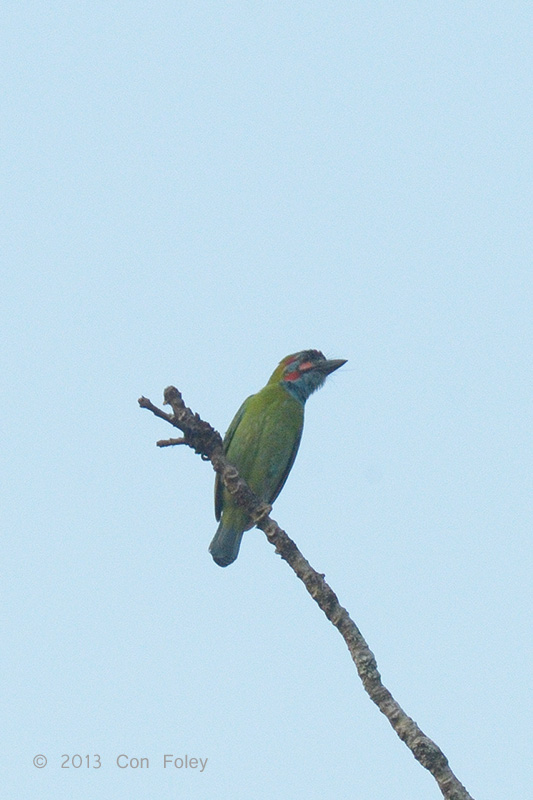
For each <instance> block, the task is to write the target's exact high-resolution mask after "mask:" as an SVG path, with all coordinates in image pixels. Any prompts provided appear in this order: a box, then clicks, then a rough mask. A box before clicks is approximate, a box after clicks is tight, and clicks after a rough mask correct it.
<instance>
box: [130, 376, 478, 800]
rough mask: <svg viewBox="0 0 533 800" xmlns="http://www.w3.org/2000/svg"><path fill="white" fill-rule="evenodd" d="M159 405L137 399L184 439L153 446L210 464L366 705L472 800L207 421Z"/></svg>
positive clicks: (461, 797) (451, 797)
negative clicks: (323, 627) (291, 581)
mask: <svg viewBox="0 0 533 800" xmlns="http://www.w3.org/2000/svg"><path fill="white" fill-rule="evenodd" d="M164 403H165V405H170V406H171V407H172V410H173V414H166V413H165V412H164V411H161V410H160V409H158V408H157V407H156V406H154V405H153V404H152V403H151V402H150V400H148V399H147V398H145V397H141V398H140V399H139V405H140V406H141V408H147V409H148V410H149V411H151V412H152V413H153V414H155V415H156V416H157V417H161V419H164V420H165V421H166V422H169V423H170V424H171V425H174V427H176V428H179V429H180V430H181V431H182V432H183V434H184V436H183V438H182V439H168V440H166V441H165V440H163V441H161V442H158V445H159V446H167V445H170V444H187V445H189V446H190V447H192V448H193V449H194V450H195V452H197V453H199V454H200V455H201V456H202V458H203V459H205V460H209V461H211V463H212V465H213V469H214V470H215V472H217V473H218V474H219V475H220V476H221V478H222V480H223V482H224V485H225V486H226V488H227V490H228V491H229V492H230V493H231V494H232V495H233V496H234V498H235V501H236V502H237V503H238V504H239V505H241V506H242V507H243V508H244V509H246V511H247V512H248V514H249V515H250V517H251V519H252V520H253V521H254V523H255V525H256V526H257V527H258V528H259V529H260V530H262V531H263V532H264V533H265V534H266V536H267V538H268V540H269V542H270V543H271V544H273V545H274V547H275V548H276V552H277V553H279V555H280V556H281V557H282V559H283V560H284V561H286V562H287V564H289V566H290V567H292V569H293V570H294V572H295V573H296V575H297V576H298V578H300V580H301V581H302V582H303V583H304V585H305V587H306V589H307V591H308V592H309V594H310V595H311V597H312V598H313V600H315V602H316V603H317V604H318V605H319V606H320V608H321V609H322V611H323V612H324V614H325V615H326V617H327V618H328V619H329V620H330V622H331V623H332V624H333V625H334V626H335V627H336V628H337V630H338V631H339V633H340V634H341V636H342V637H343V639H344V641H345V642H346V645H347V647H348V650H349V651H350V654H351V656H352V659H353V661H354V663H355V666H356V667H357V672H358V673H359V677H360V678H361V681H362V683H363V686H364V688H365V690H366V691H367V693H368V695H369V696H370V698H371V700H373V702H374V703H375V704H376V705H377V707H378V708H379V710H380V711H381V712H382V713H383V714H384V715H385V716H386V717H387V719H388V720H389V722H390V724H391V725H392V727H393V728H394V730H395V731H396V733H397V734H398V736H399V737H400V739H401V740H402V741H403V742H405V744H406V745H407V747H408V748H409V749H410V750H411V752H412V753H413V755H414V757H415V758H416V759H417V761H419V762H420V764H422V766H423V767H425V768H426V769H427V770H428V771H429V772H431V774H432V775H433V777H434V778H435V780H436V781H437V783H438V785H439V788H440V790H441V792H442V795H443V796H444V797H445V798H446V800H473V799H472V797H471V795H470V794H469V793H468V792H467V790H466V789H465V787H464V786H463V785H462V783H461V782H460V781H459V780H458V778H456V776H455V775H454V773H453V772H452V770H451V769H450V766H449V764H448V759H447V758H446V756H445V755H444V753H443V752H442V750H441V749H440V748H439V747H438V746H437V745H436V744H435V742H434V741H432V739H430V738H429V736H426V734H425V733H423V731H421V730H420V728H419V727H418V725H417V724H416V722H415V721H414V720H413V719H411V717H409V716H408V715H407V714H406V713H405V711H404V710H403V709H402V708H401V706H400V705H399V704H398V703H397V702H396V700H395V699H394V697H393V696H392V695H391V693H390V692H389V690H388V689H387V688H386V687H385V686H384V685H383V683H382V680H381V675H380V674H379V671H378V667H377V663H376V659H375V657H374V654H373V653H372V651H371V650H370V648H369V646H368V644H367V643H366V641H365V639H364V637H363V635H362V633H361V631H360V630H359V628H358V627H357V625H356V624H355V622H354V621H353V620H352V619H351V617H350V615H349V614H348V612H347V611H346V609H345V608H343V607H342V606H341V605H340V603H339V600H338V598H337V595H336V594H335V592H334V591H333V590H332V589H331V587H330V586H329V585H328V584H327V583H326V581H325V578H324V575H322V574H320V573H318V572H316V570H314V569H313V568H312V567H311V565H310V564H309V562H308V561H307V560H306V559H305V558H304V556H303V555H302V553H301V552H300V551H299V549H298V548H297V546H296V544H295V543H294V542H293V541H292V539H290V538H289V536H287V534H286V533H285V531H283V530H282V529H281V528H280V527H279V525H278V524H277V523H276V522H275V521H274V520H273V519H272V518H271V517H270V516H269V514H270V511H271V506H269V505H268V504H267V503H263V502H262V501H261V500H259V498H258V497H257V496H256V495H255V494H254V493H253V492H252V491H251V489H250V488H249V486H248V485H247V483H246V482H245V481H244V480H243V479H242V478H241V477H240V476H239V473H238V472H237V470H236V469H235V467H234V466H233V465H232V464H230V463H229V462H228V461H227V459H226V457H225V455H224V450H223V447H222V438H221V436H220V434H219V433H218V432H217V431H216V430H215V429H214V428H212V427H211V425H209V423H208V422H204V420H202V419H200V417H199V416H198V414H194V413H193V412H192V411H191V410H190V408H186V406H185V403H184V402H183V399H182V396H181V394H180V392H178V390H177V389H176V388H175V387H174V386H169V387H167V389H165V392H164Z"/></svg>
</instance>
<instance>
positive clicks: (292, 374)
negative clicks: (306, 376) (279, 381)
mask: <svg viewBox="0 0 533 800" xmlns="http://www.w3.org/2000/svg"><path fill="white" fill-rule="evenodd" d="M299 377H300V373H299V372H298V370H297V369H295V370H294V372H289V373H288V374H287V375H285V376H284V378H283V380H284V381H297V380H298V378H299Z"/></svg>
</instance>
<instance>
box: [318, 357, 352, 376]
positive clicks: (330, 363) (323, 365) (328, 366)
mask: <svg viewBox="0 0 533 800" xmlns="http://www.w3.org/2000/svg"><path fill="white" fill-rule="evenodd" d="M347 360H348V359H347V358H331V359H329V360H326V361H321V362H320V363H319V364H317V365H316V368H317V369H318V370H320V372H323V373H324V375H329V374H330V372H335V370H336V369H339V367H342V365H343V364H346V362H347Z"/></svg>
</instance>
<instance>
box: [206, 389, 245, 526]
mask: <svg viewBox="0 0 533 800" xmlns="http://www.w3.org/2000/svg"><path fill="white" fill-rule="evenodd" d="M252 397H253V395H250V397H247V398H246V400H245V401H244V403H243V404H242V405H241V407H240V408H239V410H238V411H237V413H236V414H235V416H234V417H233V419H232V420H231V422H230V426H229V428H228V430H227V431H226V435H225V436H224V442H223V444H224V452H225V453H227V452H228V448H229V446H230V443H231V440H232V439H233V437H234V435H235V431H236V430H237V428H238V426H239V422H240V421H241V419H242V418H243V415H244V412H245V410H246V406H247V404H248V402H249V400H251V399H252ZM223 488H224V484H223V483H222V481H221V480H220V475H219V474H218V473H217V475H216V477H215V519H216V520H219V519H220V517H221V516H222V489H223Z"/></svg>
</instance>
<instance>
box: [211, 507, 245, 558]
mask: <svg viewBox="0 0 533 800" xmlns="http://www.w3.org/2000/svg"><path fill="white" fill-rule="evenodd" d="M243 533H244V531H242V530H235V529H234V528H227V527H225V526H224V520H223V519H222V520H221V521H220V525H219V526H218V528H217V532H216V533H215V535H214V536H213V541H212V542H211V544H210V545H209V552H210V553H211V555H212V556H213V560H214V561H215V562H216V563H217V564H218V566H219V567H227V566H228V565H229V564H233V562H234V561H235V559H236V558H237V556H238V554H239V547H240V546H241V539H242V535H243Z"/></svg>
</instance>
